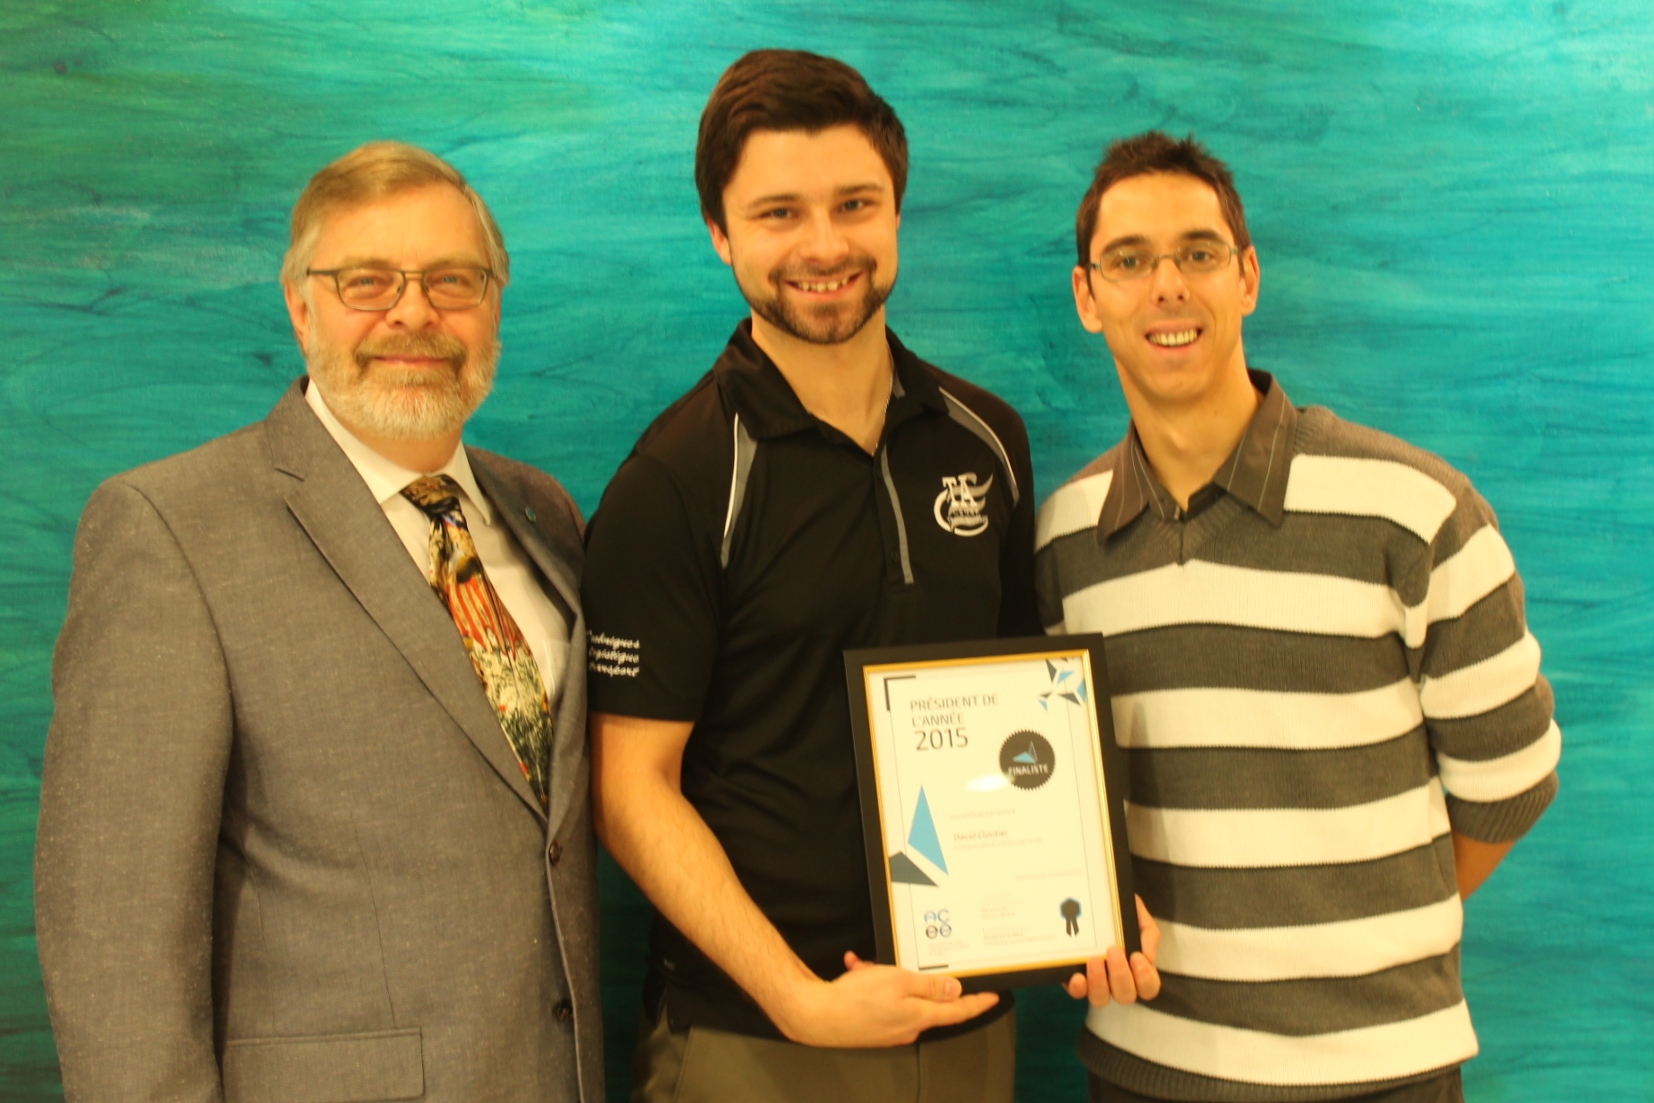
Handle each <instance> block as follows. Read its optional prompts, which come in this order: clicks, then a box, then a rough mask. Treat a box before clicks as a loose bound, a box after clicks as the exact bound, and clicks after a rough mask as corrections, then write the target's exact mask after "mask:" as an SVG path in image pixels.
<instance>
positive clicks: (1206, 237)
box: [1103, 229, 1228, 253]
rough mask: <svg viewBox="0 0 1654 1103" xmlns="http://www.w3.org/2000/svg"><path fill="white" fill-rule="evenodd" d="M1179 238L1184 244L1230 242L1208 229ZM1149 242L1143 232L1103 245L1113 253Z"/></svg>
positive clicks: (1223, 243) (1192, 231)
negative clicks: (1191, 242)
mask: <svg viewBox="0 0 1654 1103" xmlns="http://www.w3.org/2000/svg"><path fill="white" fill-rule="evenodd" d="M1177 240H1178V243H1179V244H1184V243H1187V242H1190V241H1215V242H1217V243H1218V244H1219V245H1226V244H1228V239H1227V238H1225V237H1224V236H1223V235H1222V234H1220V233H1218V232H1217V231H1216V230H1207V229H1200V230H1190V231H1189V232H1188V233H1186V234H1184V235H1182V236H1181V237H1179V238H1178V239H1177ZM1147 244H1149V239H1148V238H1146V237H1144V236H1143V235H1142V234H1127V235H1126V236H1124V237H1117V238H1115V239H1114V240H1112V241H1110V242H1108V243H1107V244H1106V245H1104V246H1103V252H1105V253H1111V252H1113V251H1114V250H1116V249H1124V248H1125V247H1126V246H1128V245H1147Z"/></svg>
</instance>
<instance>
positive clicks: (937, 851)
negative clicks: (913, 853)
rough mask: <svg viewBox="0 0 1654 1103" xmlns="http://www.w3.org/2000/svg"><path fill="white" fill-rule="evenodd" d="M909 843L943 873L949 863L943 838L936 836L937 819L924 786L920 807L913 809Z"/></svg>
mask: <svg viewBox="0 0 1654 1103" xmlns="http://www.w3.org/2000/svg"><path fill="white" fill-rule="evenodd" d="M907 845H908V846H911V847H912V848H913V849H914V850H917V851H918V852H919V853H920V854H923V855H924V856H925V857H927V858H929V859H930V860H931V861H932V862H933V863H935V865H936V868H937V869H939V870H941V871H942V872H943V873H946V872H947V871H948V863H947V860H946V859H945V858H943V857H942V840H941V839H938V838H937V837H936V821H935V820H933V819H931V817H930V801H929V800H928V799H926V797H925V791H924V789H923V788H920V790H919V807H917V808H915V809H914V810H913V827H912V829H911V830H909V831H908V833H907Z"/></svg>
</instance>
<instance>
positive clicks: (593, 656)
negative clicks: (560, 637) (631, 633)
mask: <svg viewBox="0 0 1654 1103" xmlns="http://www.w3.org/2000/svg"><path fill="white" fill-rule="evenodd" d="M589 639H590V640H591V649H590V650H589V651H588V652H587V654H586V667H587V668H588V669H589V670H590V671H591V672H592V673H593V674H608V675H610V676H612V677H616V678H636V677H637V676H638V674H639V673H640V672H641V671H642V669H643V656H642V651H643V644H642V643H640V642H639V641H637V640H628V639H623V638H621V637H620V636H606V635H604V634H603V633H602V632H593V633H592V634H591V636H590V637H589Z"/></svg>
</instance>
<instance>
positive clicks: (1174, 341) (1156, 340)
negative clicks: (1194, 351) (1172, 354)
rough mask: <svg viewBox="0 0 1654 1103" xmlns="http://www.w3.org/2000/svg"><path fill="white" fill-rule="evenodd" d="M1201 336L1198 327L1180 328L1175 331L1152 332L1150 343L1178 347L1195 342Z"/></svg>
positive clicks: (1162, 346) (1165, 346)
mask: <svg viewBox="0 0 1654 1103" xmlns="http://www.w3.org/2000/svg"><path fill="white" fill-rule="evenodd" d="M1199 336H1200V331H1199V330H1198V329H1180V330H1178V331H1177V332H1175V333H1151V334H1149V343H1150V344H1151V345H1159V346H1160V347H1161V348H1178V347H1179V346H1182V345H1188V344H1193V343H1194V339H1195V338H1196V337H1199Z"/></svg>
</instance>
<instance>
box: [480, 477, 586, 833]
mask: <svg viewBox="0 0 1654 1103" xmlns="http://www.w3.org/2000/svg"><path fill="white" fill-rule="evenodd" d="M467 452H468V455H469V458H470V460H471V474H473V475H474V476H476V479H477V485H478V486H479V487H481V488H482V492H483V493H484V494H487V495H488V498H489V501H491V502H493V504H494V512H495V516H497V517H503V518H504V519H505V524H506V527H507V528H509V529H510V530H511V534H512V535H513V536H515V537H516V538H517V543H518V544H519V545H520V546H521V547H522V549H523V551H524V552H525V553H527V555H528V557H529V558H530V559H532V560H533V561H534V565H535V566H536V567H538V568H539V569H540V574H541V575H542V576H543V577H544V578H545V580H546V582H548V583H549V584H550V586H551V589H552V591H553V593H554V595H555V597H556V598H559V599H561V600H560V601H559V602H557V604H560V605H561V606H562V607H563V610H562V611H563V613H564V615H565V616H566V617H568V623H569V650H568V666H567V667H566V669H565V670H564V671H563V696H562V700H561V701H560V702H559V704H558V708H557V716H556V719H555V724H554V738H553V742H552V748H551V792H550V793H549V797H550V800H549V802H548V803H549V804H550V808H549V810H548V812H547V818H548V819H549V821H550V823H551V831H552V834H556V832H557V828H558V826H559V825H560V824H561V823H562V821H563V816H564V814H565V813H566V812H567V811H568V808H569V805H570V803H571V801H572V798H573V796H574V792H575V789H576V788H577V787H583V786H585V785H586V784H587V781H586V775H585V773H584V772H583V771H582V770H581V769H580V765H581V760H582V759H583V758H584V757H585V754H586V622H585V618H584V616H583V615H582V614H581V610H580V583H579V580H578V579H577V578H576V577H575V575H574V573H573V571H572V570H570V566H569V563H568V561H567V559H566V558H565V557H564V556H562V555H559V554H558V552H557V551H556V549H555V548H554V547H553V546H552V545H551V543H550V542H549V541H548V540H547V539H546V536H545V533H544V531H543V530H542V529H541V528H540V526H539V524H538V523H537V522H536V521H530V520H529V509H528V504H527V502H526V501H524V499H523V496H522V494H521V493H520V492H519V490H518V488H517V485H516V484H515V483H514V482H512V481H511V480H510V479H509V478H507V477H505V476H504V475H502V474H500V473H498V472H496V471H495V470H494V468H493V467H491V466H489V463H488V458H487V457H486V456H485V455H482V454H479V453H478V452H477V450H476V449H468V450H467ZM547 520H548V521H550V520H551V519H550V518H548V519H547ZM569 535H570V536H571V537H572V538H574V539H576V540H578V534H577V533H574V532H572V531H571V532H570V534H569Z"/></svg>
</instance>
